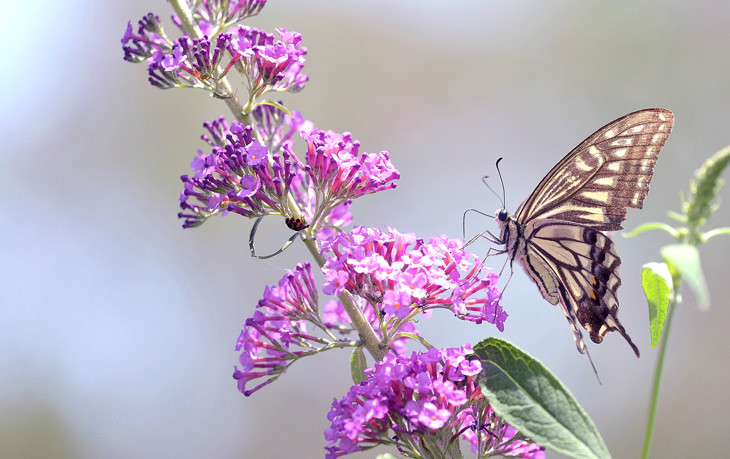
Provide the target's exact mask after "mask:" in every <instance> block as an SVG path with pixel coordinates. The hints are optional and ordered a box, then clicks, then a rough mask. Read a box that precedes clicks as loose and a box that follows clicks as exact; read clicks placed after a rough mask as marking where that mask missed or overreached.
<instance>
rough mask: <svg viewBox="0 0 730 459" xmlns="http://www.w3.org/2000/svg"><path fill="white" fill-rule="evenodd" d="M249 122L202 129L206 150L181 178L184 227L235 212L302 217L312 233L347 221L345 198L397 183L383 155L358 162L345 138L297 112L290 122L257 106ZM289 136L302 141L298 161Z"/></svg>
mask: <svg viewBox="0 0 730 459" xmlns="http://www.w3.org/2000/svg"><path fill="white" fill-rule="evenodd" d="M252 119H253V122H254V124H253V126H245V125H243V124H241V123H234V124H232V125H231V126H230V127H229V126H228V125H227V123H226V122H225V120H224V119H222V118H221V119H218V120H215V121H212V122H210V123H206V124H205V125H204V126H205V127H206V128H207V129H208V132H209V135H206V136H204V137H203V139H204V140H206V141H207V142H208V144H209V145H210V146H211V147H212V151H211V153H208V154H206V153H203V152H202V151H198V157H197V158H195V160H193V162H192V165H191V166H192V168H193V171H194V172H195V174H194V175H193V176H192V177H190V176H188V175H184V176H182V177H181V179H182V181H183V183H184V184H185V187H184V190H183V192H182V194H181V196H180V207H181V208H182V212H180V213H179V217H180V218H184V219H185V223H184V225H183V227H185V228H189V227H195V226H199V225H200V224H202V223H203V222H204V221H205V220H206V219H207V218H209V217H210V216H212V215H215V214H219V213H223V214H225V213H226V212H234V213H238V214H240V215H244V216H246V217H250V218H255V217H260V216H264V215H268V214H277V215H283V216H285V217H295V218H301V217H303V218H304V221H305V222H306V224H308V225H309V226H310V227H311V228H312V231H319V230H320V229H322V228H327V227H339V226H341V225H343V224H347V223H349V222H350V220H351V215H350V213H349V212H348V209H349V206H350V204H351V201H352V199H354V198H357V197H359V196H362V195H365V194H368V193H374V192H376V191H381V190H386V189H390V188H393V187H395V185H396V184H395V183H394V181H395V180H396V179H397V178H398V177H399V173H398V171H397V170H396V169H395V167H393V165H392V163H391V162H390V161H389V159H388V158H389V157H388V153H387V152H381V153H379V154H369V153H362V154H360V155H359V156H358V146H359V142H358V141H356V140H352V137H351V135H350V134H347V133H345V134H335V133H333V132H326V133H325V132H322V131H319V130H316V129H314V128H313V127H312V124H311V123H310V122H308V121H306V120H304V119H303V118H302V117H301V115H299V113H298V112H294V114H293V116H289V115H288V114H285V113H284V112H283V111H281V110H280V109H278V108H275V107H272V106H269V105H265V106H259V107H257V109H256V110H254V112H253V114H252ZM295 133H300V134H301V136H302V137H303V138H304V139H305V140H306V141H307V152H306V154H305V155H304V156H305V162H304V163H302V162H301V160H300V159H299V158H298V157H297V155H296V154H295V153H294V140H293V139H292V136H293V135H294V134H295ZM325 140H326V142H325ZM272 152H273V153H272ZM278 152H280V154H279V153H278ZM321 234H325V235H326V234H329V232H326V231H325V232H324V233H321Z"/></svg>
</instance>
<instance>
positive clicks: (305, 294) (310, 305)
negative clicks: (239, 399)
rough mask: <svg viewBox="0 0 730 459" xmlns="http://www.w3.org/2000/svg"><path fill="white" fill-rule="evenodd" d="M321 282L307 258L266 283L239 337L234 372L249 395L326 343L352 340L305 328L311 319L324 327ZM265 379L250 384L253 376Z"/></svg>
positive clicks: (234, 375)
mask: <svg viewBox="0 0 730 459" xmlns="http://www.w3.org/2000/svg"><path fill="white" fill-rule="evenodd" d="M318 301H319V300H318V294H317V287H316V284H315V281H314V277H313V276H312V268H311V266H310V264H309V263H305V264H303V265H301V264H300V265H297V266H296V268H295V269H294V270H293V271H289V272H287V274H286V275H285V276H284V277H283V278H282V279H281V280H280V281H279V284H278V285H277V286H267V287H266V288H265V289H264V296H263V298H262V299H261V300H259V303H258V305H257V309H256V312H255V313H254V316H253V317H252V318H249V319H247V320H246V325H245V327H244V329H243V330H242V331H241V335H240V336H239V338H238V342H237V343H236V351H241V354H240V357H239V362H240V364H241V368H239V367H238V366H236V367H235V368H234V372H233V378H234V379H236V380H237V381H238V389H239V390H240V391H241V392H242V393H243V394H244V395H246V396H249V395H251V394H252V393H254V392H256V391H257V390H259V389H261V388H262V387H264V386H266V385H267V384H270V383H271V382H273V381H274V380H275V379H277V378H278V377H279V376H281V375H282V374H283V373H284V372H286V369H287V368H288V367H289V366H290V365H291V364H292V363H293V362H294V361H296V360H298V359H300V358H302V357H305V356H307V355H312V354H315V353H317V352H319V351H320V350H321V349H323V348H325V347H328V346H330V347H333V346H340V347H342V346H347V345H350V342H349V341H341V340H340V341H337V342H335V341H334V340H332V339H324V338H318V337H316V336H313V335H312V334H310V333H309V332H308V330H307V323H310V324H313V325H315V326H316V327H319V328H321V329H326V326H325V325H324V324H323V323H322V320H321V319H320V317H319V312H318ZM261 378H265V379H264V381H263V382H261V383H259V384H258V385H256V386H254V387H249V385H250V383H251V382H252V381H258V380H260V379H261Z"/></svg>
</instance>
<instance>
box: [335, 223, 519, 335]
mask: <svg viewBox="0 0 730 459" xmlns="http://www.w3.org/2000/svg"><path fill="white" fill-rule="evenodd" d="M322 246H323V253H329V252H331V253H332V256H330V257H329V258H328V260H327V262H326V263H325V265H324V267H323V268H322V271H323V272H324V275H325V279H326V283H325V284H324V285H323V286H322V291H323V292H324V293H326V294H331V295H338V294H339V293H340V292H342V291H343V290H347V291H349V292H350V293H352V294H354V295H358V296H361V297H363V298H365V299H366V300H367V301H368V302H369V303H371V304H372V305H373V306H374V307H376V308H377V309H378V310H379V311H380V312H381V313H382V314H385V315H386V316H388V315H389V316H395V317H398V318H401V319H404V318H407V317H409V316H411V315H412V314H414V313H415V312H416V311H418V310H421V311H429V310H431V309H435V308H449V309H451V310H452V311H453V312H454V314H456V315H457V316H458V317H459V318H461V319H464V320H469V321H472V322H476V323H481V322H482V321H487V322H489V323H492V324H495V325H496V326H497V328H498V329H499V330H500V331H503V330H504V321H505V320H506V319H507V313H506V312H504V310H503V309H502V306H501V305H500V304H499V298H500V292H499V290H498V289H497V287H496V284H497V275H496V274H494V273H492V272H488V273H486V277H484V278H480V277H479V274H480V272H481V271H482V270H484V269H485V268H484V267H482V266H481V264H480V263H476V264H474V265H473V266H471V267H470V265H471V263H473V260H475V257H474V256H473V255H471V254H469V253H467V252H465V251H463V250H461V249H460V243H459V241H457V240H454V239H449V238H447V237H446V236H440V237H434V238H431V239H430V240H429V242H428V243H426V242H425V241H424V240H423V239H417V238H416V237H415V235H413V234H401V233H399V232H398V231H396V230H394V229H390V228H389V229H388V232H387V233H386V232H382V231H380V230H377V229H375V228H365V227H355V228H354V229H353V230H352V232H349V233H337V234H334V235H333V236H332V237H331V238H329V239H328V240H324V241H323V242H322ZM480 292H481V295H483V297H477V296H476V295H477V294H479V293H480ZM481 295H480V296H481Z"/></svg>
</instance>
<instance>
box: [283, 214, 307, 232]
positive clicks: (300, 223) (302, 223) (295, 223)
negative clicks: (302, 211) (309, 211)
mask: <svg viewBox="0 0 730 459" xmlns="http://www.w3.org/2000/svg"><path fill="white" fill-rule="evenodd" d="M284 221H285V222H286V226H287V227H288V228H289V229H290V230H292V231H301V230H303V229H305V228H307V227H308V226H309V224H307V221H306V220H305V219H304V218H296V217H286V219H285V220H284Z"/></svg>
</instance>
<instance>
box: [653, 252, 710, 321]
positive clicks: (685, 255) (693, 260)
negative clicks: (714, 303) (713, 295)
mask: <svg viewBox="0 0 730 459" xmlns="http://www.w3.org/2000/svg"><path fill="white" fill-rule="evenodd" d="M662 258H663V259H664V261H665V262H666V263H667V264H668V265H669V268H670V271H671V270H672V269H674V270H676V271H677V272H678V273H679V274H680V275H681V276H682V279H684V280H685V281H687V283H688V284H689V286H690V288H691V289H692V291H693V292H694V294H695V298H696V299H697V305H698V306H699V308H700V310H702V311H706V310H708V309H710V292H709V291H708V290H707V283H706V282H705V275H704V274H702V265H701V264H700V252H699V251H698V250H697V247H695V246H693V245H690V244H673V245H667V246H664V247H662ZM675 288H677V285H675Z"/></svg>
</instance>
